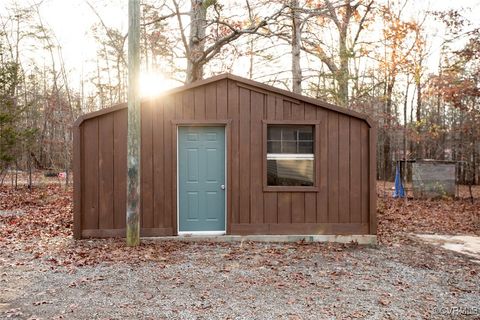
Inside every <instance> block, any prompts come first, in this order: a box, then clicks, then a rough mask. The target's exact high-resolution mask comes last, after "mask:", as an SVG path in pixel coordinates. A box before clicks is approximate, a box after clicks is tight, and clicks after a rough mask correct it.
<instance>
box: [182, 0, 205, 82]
mask: <svg viewBox="0 0 480 320" xmlns="http://www.w3.org/2000/svg"><path fill="white" fill-rule="evenodd" d="M191 3H192V6H191V9H190V37H189V40H188V52H187V56H188V57H187V80H186V83H192V82H195V81H197V80H201V79H203V65H204V61H202V60H201V58H200V57H201V56H202V55H203V53H204V51H205V32H206V27H207V7H206V5H205V4H204V1H203V0H191Z"/></svg>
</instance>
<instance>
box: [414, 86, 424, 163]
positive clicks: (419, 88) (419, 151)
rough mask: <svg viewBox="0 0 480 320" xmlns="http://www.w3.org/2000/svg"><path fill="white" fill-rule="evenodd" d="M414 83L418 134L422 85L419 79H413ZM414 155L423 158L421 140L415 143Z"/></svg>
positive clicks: (420, 119)
mask: <svg viewBox="0 0 480 320" xmlns="http://www.w3.org/2000/svg"><path fill="white" fill-rule="evenodd" d="M415 84H416V89H417V108H416V110H415V111H416V112H415V121H416V122H417V130H418V131H419V132H418V133H419V134H420V133H421V132H422V126H421V121H422V86H421V83H420V79H416V80H415ZM415 155H416V158H417V159H421V158H423V152H422V142H421V141H418V142H417V145H416V150H415Z"/></svg>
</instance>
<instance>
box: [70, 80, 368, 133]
mask: <svg viewBox="0 0 480 320" xmlns="http://www.w3.org/2000/svg"><path fill="white" fill-rule="evenodd" d="M224 79H230V80H233V81H236V82H237V83H241V84H244V85H246V86H248V87H250V88H251V89H252V90H255V89H258V90H260V91H263V92H265V91H267V92H273V93H276V94H279V95H282V96H286V97H289V98H291V99H295V100H299V101H302V102H305V103H308V104H311V105H313V106H316V107H319V108H324V109H328V110H332V111H335V112H338V113H341V114H345V115H347V116H350V117H353V118H357V119H361V120H364V121H365V122H366V123H367V124H368V126H369V127H373V126H374V124H373V121H372V120H371V119H370V117H368V116H367V115H365V114H362V113H359V112H356V111H353V110H349V109H346V108H343V107H339V106H336V105H333V104H330V103H328V102H325V101H322V100H318V99H314V98H310V97H307V96H304V95H301V94H297V93H293V92H291V91H287V90H283V89H280V88H276V87H273V86H270V85H267V84H264V83H260V82H257V81H254V80H250V79H247V78H243V77H240V76H235V75H233V74H230V73H223V74H220V75H218V76H213V77H211V78H208V79H204V80H199V81H196V82H194V83H190V84H186V85H183V86H180V87H177V88H173V89H171V90H168V91H165V92H164V93H162V95H172V94H176V93H179V92H182V91H186V90H190V89H194V88H197V87H200V86H204V85H207V84H209V83H213V82H217V81H221V80H224ZM151 99H152V98H145V99H142V102H145V101H150V100H151ZM124 108H127V103H125V102H124V103H120V104H117V105H115V106H113V107H109V108H104V109H101V110H98V111H94V112H91V113H87V114H84V115H81V116H80V117H78V119H77V121H75V124H74V126H77V127H78V126H80V125H81V124H82V122H83V121H85V120H87V119H91V118H95V117H98V116H101V115H104V114H107V113H111V112H115V111H118V110H121V109H124Z"/></svg>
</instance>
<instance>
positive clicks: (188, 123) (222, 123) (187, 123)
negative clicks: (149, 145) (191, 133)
mask: <svg viewBox="0 0 480 320" xmlns="http://www.w3.org/2000/svg"><path fill="white" fill-rule="evenodd" d="M230 123H231V120H215V121H207V120H172V124H173V127H174V130H175V136H174V137H175V140H176V141H175V143H174V146H175V164H176V165H175V197H176V201H175V205H176V208H175V212H176V219H175V222H176V227H175V231H176V235H177V236H188V235H225V234H227V233H228V231H229V228H228V221H229V216H228V213H229V210H228V208H229V206H230V200H229V199H230V196H229V194H230V193H229V189H230V183H229V181H230V179H229V176H228V174H229V171H230V170H229V169H228V155H229V154H230V152H229V149H228V147H229V145H230V144H229V143H228V139H229V137H230ZM179 127H223V128H224V137H225V154H224V159H225V186H226V188H225V199H224V201H225V227H224V230H223V231H180V204H179V201H180V196H179V193H180V187H179V186H180V184H179V176H180V175H179V170H178V160H179V152H178V150H179V146H178V144H179V139H178V132H179Z"/></svg>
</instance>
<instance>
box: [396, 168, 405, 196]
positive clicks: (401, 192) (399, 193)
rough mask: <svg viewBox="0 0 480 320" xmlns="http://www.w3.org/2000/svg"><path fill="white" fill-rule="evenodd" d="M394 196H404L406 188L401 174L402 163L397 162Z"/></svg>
mask: <svg viewBox="0 0 480 320" xmlns="http://www.w3.org/2000/svg"><path fill="white" fill-rule="evenodd" d="M393 197H394V198H404V197H405V190H404V189H403V184H402V177H401V175H400V164H399V163H397V168H396V170H395V191H394V192H393Z"/></svg>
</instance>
